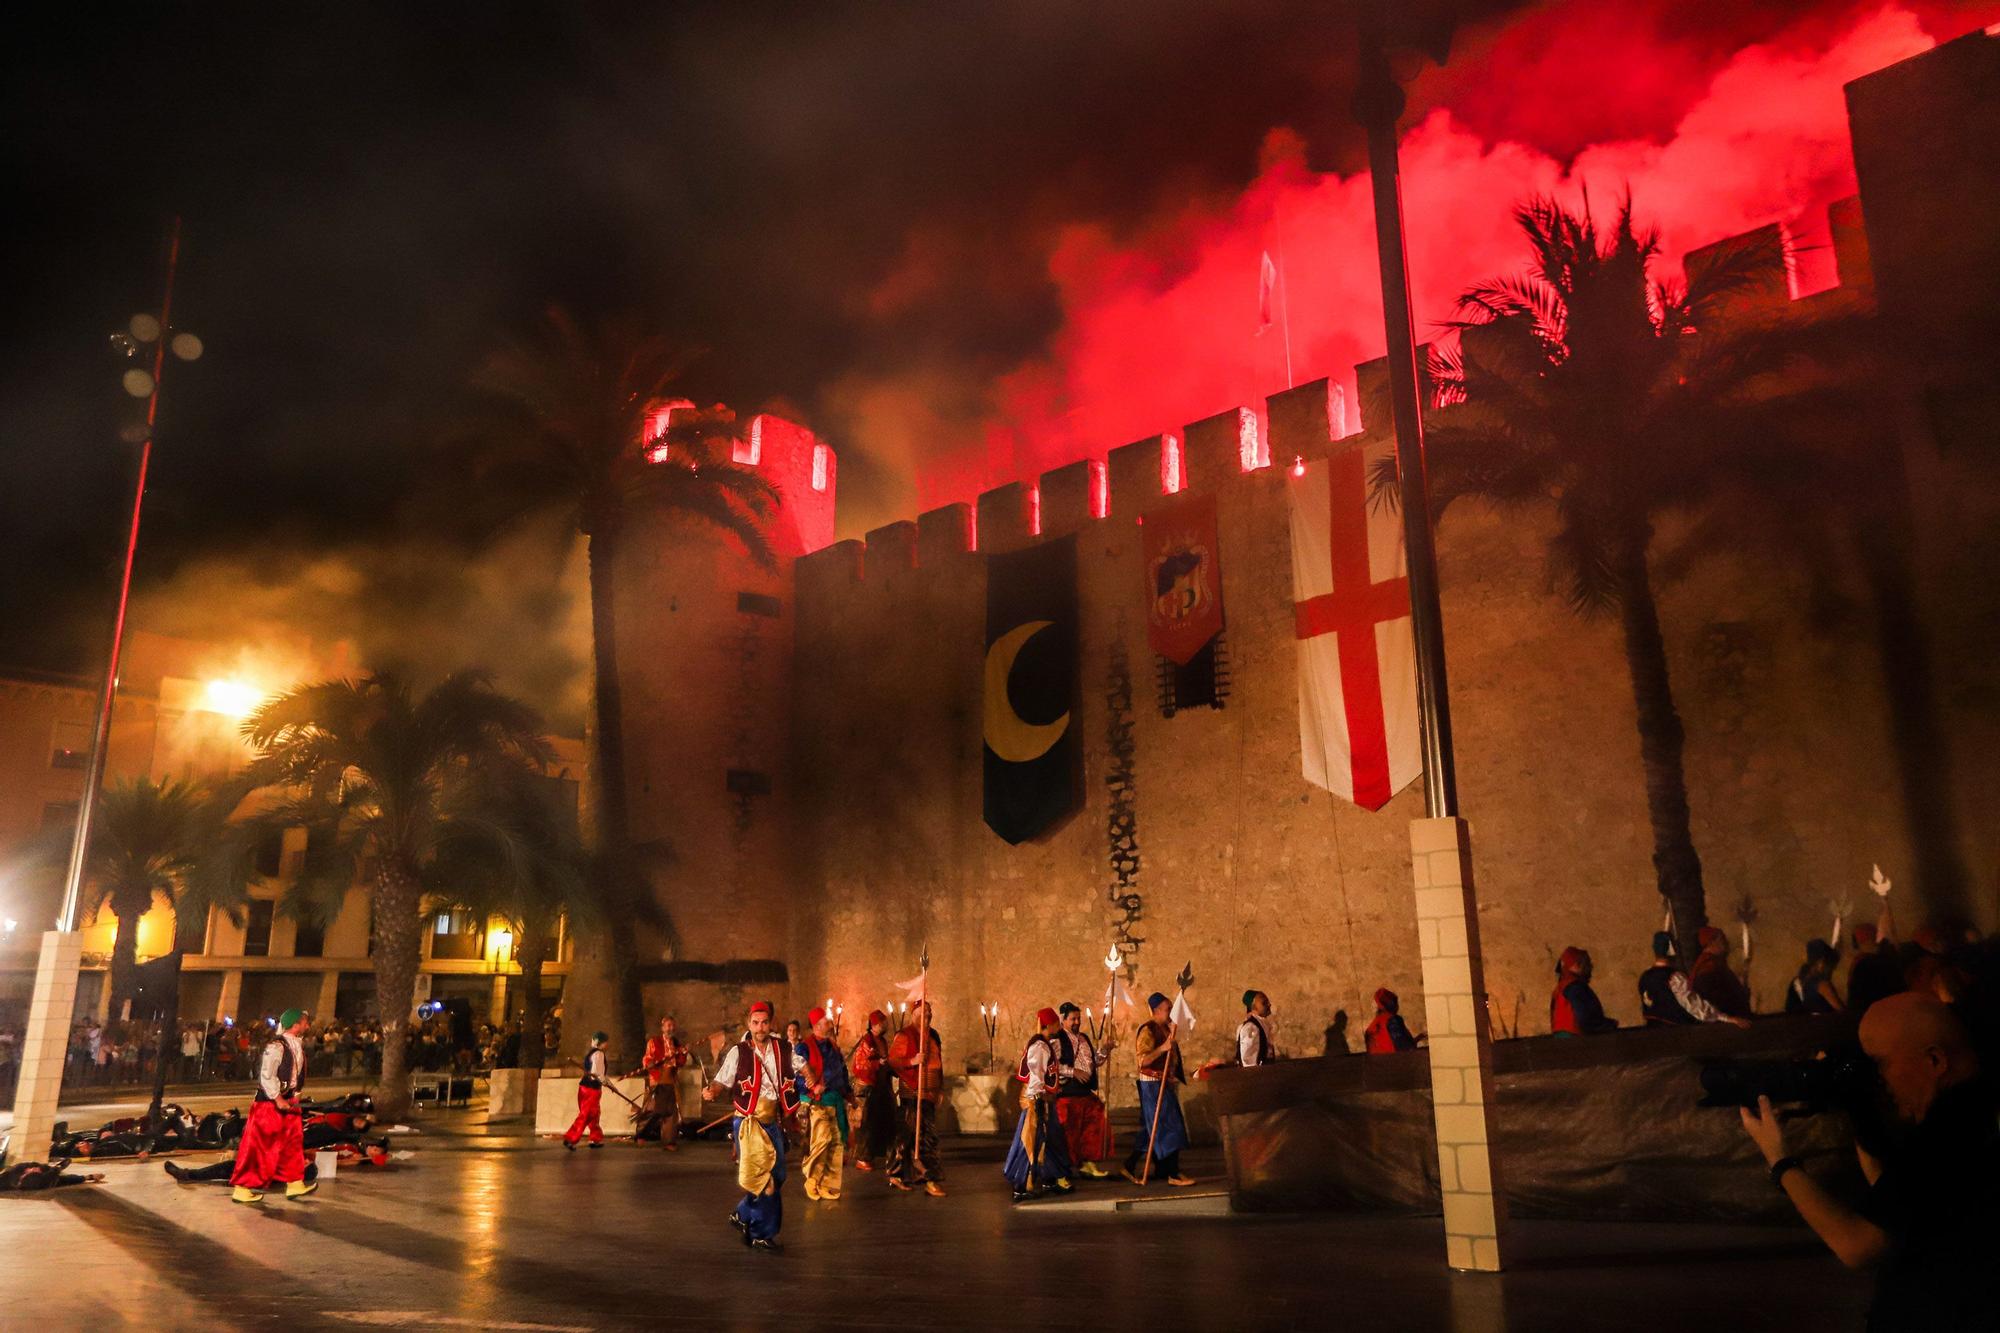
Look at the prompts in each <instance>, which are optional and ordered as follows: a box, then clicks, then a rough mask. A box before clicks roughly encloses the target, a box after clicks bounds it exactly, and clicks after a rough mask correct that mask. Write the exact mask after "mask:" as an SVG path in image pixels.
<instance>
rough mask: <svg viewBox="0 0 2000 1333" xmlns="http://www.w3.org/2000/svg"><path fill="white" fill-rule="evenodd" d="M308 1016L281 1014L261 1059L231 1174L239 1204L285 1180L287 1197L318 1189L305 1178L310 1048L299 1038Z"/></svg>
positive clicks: (260, 1197) (254, 1200)
mask: <svg viewBox="0 0 2000 1333" xmlns="http://www.w3.org/2000/svg"><path fill="white" fill-rule="evenodd" d="M309 1025H310V1024H309V1021H308V1020H307V1018H306V1015H305V1013H304V1012H303V1011H301V1010H298V1009H287V1010H285V1012H284V1013H282V1014H280V1015H278V1032H277V1035H276V1036H274V1037H272V1038H271V1040H270V1041H269V1042H267V1043H266V1044H265V1046H264V1055H263V1058H262V1059H261V1060H259V1061H258V1064H257V1097H256V1101H255V1102H254V1103H253V1104H252V1106H251V1107H250V1119H249V1120H248V1121H247V1122H245V1124H244V1126H243V1142H242V1143H241V1144H239V1145H238V1146H237V1149H236V1169H235V1170H234V1171H232V1172H231V1173H230V1176H229V1183H230V1185H231V1186H232V1187H233V1188H232V1189H231V1190H230V1192H229V1197H230V1198H231V1199H232V1200H234V1201H235V1202H237V1203H260V1202H262V1201H263V1198H264V1191H265V1190H266V1189H269V1188H270V1187H271V1186H272V1185H279V1184H282V1185H283V1186H284V1187H285V1197H286V1198H287V1199H303V1198H305V1197H306V1195H308V1194H311V1193H312V1192H313V1191H314V1190H316V1189H318V1188H319V1185H318V1184H317V1183H315V1182H313V1181H309V1180H307V1179H306V1149H305V1122H304V1120H303V1119H302V1118H301V1114H300V1110H299V1089H301V1088H302V1087H304V1086H305V1081H306V1051H305V1046H304V1044H303V1043H302V1041H301V1040H300V1039H301V1038H302V1037H304V1036H305V1034H306V1028H307V1027H308V1026H309Z"/></svg>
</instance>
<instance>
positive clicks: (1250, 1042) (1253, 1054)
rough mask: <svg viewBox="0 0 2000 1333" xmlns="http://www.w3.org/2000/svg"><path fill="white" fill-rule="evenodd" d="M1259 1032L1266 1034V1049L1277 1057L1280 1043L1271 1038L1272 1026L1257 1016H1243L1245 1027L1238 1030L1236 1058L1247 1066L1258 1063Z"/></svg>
mask: <svg viewBox="0 0 2000 1333" xmlns="http://www.w3.org/2000/svg"><path fill="white" fill-rule="evenodd" d="M1259 1030H1261V1031H1262V1032H1263V1034H1264V1048H1265V1049H1266V1050H1268V1051H1269V1052H1270V1053H1271V1055H1272V1057H1273V1058H1274V1059H1275V1058H1276V1057H1277V1054H1278V1043H1277V1042H1276V1041H1274V1040H1272V1038H1271V1028H1270V1025H1269V1024H1268V1023H1266V1022H1265V1021H1264V1020H1263V1019H1261V1018H1259V1017H1257V1015H1255V1014H1245V1015H1243V1026H1242V1027H1240V1028H1238V1029H1236V1058H1237V1060H1238V1061H1239V1062H1241V1063H1242V1064H1244V1065H1246V1066H1249V1065H1255V1064H1256V1063H1257V1055H1258V1051H1257V1033H1258V1032H1259Z"/></svg>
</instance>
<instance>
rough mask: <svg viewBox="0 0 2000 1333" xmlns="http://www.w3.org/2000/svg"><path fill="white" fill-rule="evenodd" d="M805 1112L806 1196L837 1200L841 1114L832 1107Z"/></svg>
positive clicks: (806, 1109) (815, 1108)
mask: <svg viewBox="0 0 2000 1333" xmlns="http://www.w3.org/2000/svg"><path fill="white" fill-rule="evenodd" d="M805 1112H806V1160H805V1174H806V1197H807V1198H809V1199H838V1198H839V1197H840V1162H841V1156H842V1154H841V1151H840V1114H839V1112H838V1111H836V1110H835V1109H834V1108H833V1107H831V1106H812V1105H808V1106H807V1107H806V1108H805Z"/></svg>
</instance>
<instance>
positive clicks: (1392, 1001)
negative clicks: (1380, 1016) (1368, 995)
mask: <svg viewBox="0 0 2000 1333" xmlns="http://www.w3.org/2000/svg"><path fill="white" fill-rule="evenodd" d="M1398 1003H1399V1001H1398V1000H1397V999H1396V992H1394V991H1392V990H1390V989H1389V988H1388V987H1387V986H1384V987H1382V988H1381V989H1380V990H1378V991H1376V992H1375V1007H1376V1008H1377V1009H1381V1010H1384V1011H1386V1012H1388V1013H1392V1014H1393V1013H1395V1012H1396V1005H1397V1004H1398Z"/></svg>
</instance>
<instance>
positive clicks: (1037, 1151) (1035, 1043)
mask: <svg viewBox="0 0 2000 1333" xmlns="http://www.w3.org/2000/svg"><path fill="white" fill-rule="evenodd" d="M1035 1022H1036V1023H1037V1024H1038V1025H1039V1030H1038V1031H1037V1032H1036V1033H1035V1035H1034V1036H1032V1037H1030V1038H1028V1045H1027V1049H1026V1050H1024V1051H1022V1052H1021V1064H1020V1068H1019V1069H1018V1070H1017V1071H1016V1072H1015V1074H1014V1077H1015V1078H1017V1079H1019V1080H1020V1081H1021V1083H1022V1084H1023V1087H1022V1089H1021V1121H1020V1124H1019V1125H1018V1126H1017V1127H1016V1128H1015V1130H1014V1141H1013V1142H1012V1143H1011V1144H1009V1145H1008V1146H1007V1160H1006V1162H1004V1163H1003V1164H1002V1165H1001V1167H1000V1173H1001V1174H1002V1175H1004V1176H1006V1177H1007V1183H1008V1184H1009V1185H1012V1186H1013V1187H1014V1202H1015V1203H1020V1202H1022V1201H1024V1200H1026V1199H1029V1198H1032V1197H1033V1196H1034V1195H1037V1194H1041V1193H1044V1192H1048V1191H1053V1192H1055V1193H1057V1194H1067V1193H1069V1192H1070V1190H1071V1188H1073V1187H1072V1186H1071V1185H1070V1183H1069V1171H1070V1167H1069V1154H1068V1152H1067V1150H1066V1145H1065V1143H1064V1140H1063V1134H1062V1129H1061V1126H1060V1125H1058V1124H1057V1122H1056V1083H1057V1080H1058V1079H1059V1078H1060V1077H1061V1075H1060V1074H1059V1073H1058V1072H1057V1071H1058V1069H1059V1068H1060V1064H1061V1055H1060V1052H1059V1051H1058V1049H1057V1047H1056V1037H1057V1035H1058V1034H1059V1033H1061V1031H1062V1020H1061V1019H1060V1018H1058V1017H1057V1016H1056V1011H1055V1010H1053V1009H1043V1010H1042V1011H1041V1012H1039V1013H1037V1014H1036V1015H1035Z"/></svg>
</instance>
